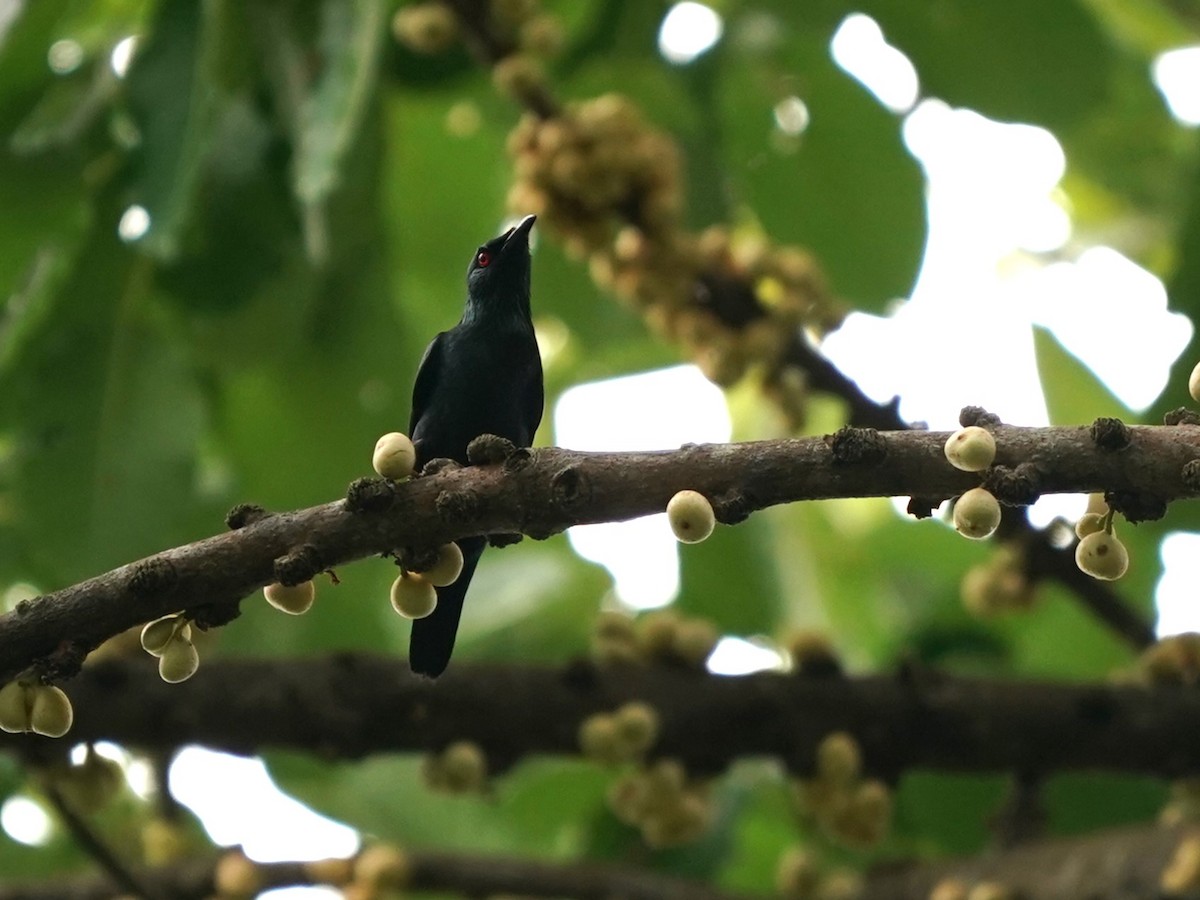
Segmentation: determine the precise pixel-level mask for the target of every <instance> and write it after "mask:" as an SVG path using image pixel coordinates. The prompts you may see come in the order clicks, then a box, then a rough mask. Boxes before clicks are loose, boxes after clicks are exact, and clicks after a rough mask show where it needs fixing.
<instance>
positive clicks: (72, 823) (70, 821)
mask: <svg viewBox="0 0 1200 900" xmlns="http://www.w3.org/2000/svg"><path fill="white" fill-rule="evenodd" d="M42 790H43V792H44V793H45V795H46V797H47V798H48V799H49V800H50V803H51V805H52V806H53V807H54V810H55V812H57V813H58V816H59V818H60V819H62V820H63V823H64V824H65V825H66V826H67V830H68V831H69V832H70V833H71V837H72V838H74V839H75V843H76V844H78V845H79V846H80V848H81V849H82V850H83V851H84V852H85V853H87V854H88V856H90V857H91V858H92V859H93V860H95V861H96V863H97V864H98V865H99V866H100V867H101V868H102V869H103V870H104V871H105V872H106V873H107V875H108V879H109V880H110V881H112V883H113V884H115V885H117V886H118V887H119V888H120V890H121V893H123V894H127V895H129V896H131V897H135V898H137V900H158V898H159V897H161V896H164V895H163V894H160V893H159V892H158V891H156V890H154V889H152V888H151V887H149V886H148V885H146V884H144V883H143V882H142V880H141V878H139V877H138V876H137V875H136V874H134V872H133V871H132V870H130V869H129V867H127V866H126V865H125V863H124V861H123V860H121V859H120V858H119V857H118V856H117V854H116V853H115V852H114V851H113V849H112V848H111V847H109V846H108V844H106V843H105V842H104V840H103V839H102V838H101V837H100V835H98V834H96V832H95V831H94V830H93V829H92V827H91V825H89V824H88V823H87V821H86V820H85V819H84V818H83V817H82V816H80V815H79V813H77V812H76V811H75V809H74V808H73V807H72V806H71V804H70V803H69V802H68V801H67V799H66V798H65V797H63V795H62V792H61V791H59V790H58V789H57V788H56V787H55V786H54V785H53V784H45V785H43V786H42Z"/></svg>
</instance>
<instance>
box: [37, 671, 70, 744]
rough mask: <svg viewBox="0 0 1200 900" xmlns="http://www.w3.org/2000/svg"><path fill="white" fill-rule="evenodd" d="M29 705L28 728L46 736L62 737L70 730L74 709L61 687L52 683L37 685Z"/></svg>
mask: <svg viewBox="0 0 1200 900" xmlns="http://www.w3.org/2000/svg"><path fill="white" fill-rule="evenodd" d="M32 690H33V702H32V703H30V706H29V730H30V731H33V732H34V733H36V734H44V735H45V736H46V737H55V738H56V737H62V736H63V735H64V734H66V733H67V732H68V731H70V730H71V723H72V722H74V721H75V711H74V710H73V709H71V700H70V698H68V697H67V695H66V694H65V693H64V692H63V690H62V688H59V687H55V686H54V685H52V684H42V685H37V686H36V687H34V688H33V689H32Z"/></svg>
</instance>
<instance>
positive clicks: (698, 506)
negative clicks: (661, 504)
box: [667, 491, 717, 544]
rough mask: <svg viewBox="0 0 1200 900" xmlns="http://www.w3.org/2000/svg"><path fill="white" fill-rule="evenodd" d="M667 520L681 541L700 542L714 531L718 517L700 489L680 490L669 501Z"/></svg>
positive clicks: (685, 542)
mask: <svg viewBox="0 0 1200 900" xmlns="http://www.w3.org/2000/svg"><path fill="white" fill-rule="evenodd" d="M667 521H668V522H670V523H671V531H673V532H674V533H675V537H676V538H677V539H678V540H679V542H680V543H683V544H698V543H700V542H701V541H702V540H704V539H705V538H707V537H708V536H709V535H710V534H712V533H713V528H714V526H715V525H716V522H717V517H716V516H715V515H713V508H712V504H711V503H709V502H708V498H707V497H705V496H704V495H703V494H701V493H700V492H699V491H680V492H679V493H678V494H676V495H675V496H674V497H672V498H671V500H670V502H669V503H667Z"/></svg>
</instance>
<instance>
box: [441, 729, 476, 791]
mask: <svg viewBox="0 0 1200 900" xmlns="http://www.w3.org/2000/svg"><path fill="white" fill-rule="evenodd" d="M439 768H440V769H441V776H442V786H443V787H445V788H446V789H447V790H449V791H453V792H455V793H465V792H467V791H477V790H479V789H480V788H482V787H483V785H484V783H485V782H486V781H487V756H486V755H484V752H483V749H482V748H481V747H480V746H479V745H478V744H476V743H474V742H473V741H455V742H454V743H453V744H451V745H450V746H449V747H447V748H446V749H445V750H443V751H442V755H441V758H440V766H439Z"/></svg>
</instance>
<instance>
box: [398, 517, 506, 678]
mask: <svg viewBox="0 0 1200 900" xmlns="http://www.w3.org/2000/svg"><path fill="white" fill-rule="evenodd" d="M457 543H458V546H459V549H460V550H462V554H463V569H462V574H460V575H459V576H458V579H457V580H456V581H455V582H454V583H453V584H450V585H447V586H446V587H440V588H438V589H437V598H438V602H437V606H436V607H434V610H433V612H432V613H430V614H429V615H428V616H426V617H425V618H424V619H416V620H415V621H414V622H413V625H412V637H410V638H409V641H408V665H409V667H410V668H411V669H412V670H413V671H414V672H416V673H418V674H420V675H427V676H429V677H430V678H437V677H438V676H439V675H441V674H442V672H444V671H446V665H447V664H448V663H449V662H450V654H451V653H452V652H453V650H454V636H455V635H456V634H457V633H458V620H459V617H460V616H461V615H462V607H463V598H464V597H466V596H467V588H468V587H470V585H471V577H472V576H473V575H474V574H475V566H476V564H477V563H478V562H479V557H480V556H482V555H483V548H484V547H485V546H486V545H487V540H486V538H482V537H477V538H467V539H465V540H461V541H458V542H457Z"/></svg>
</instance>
